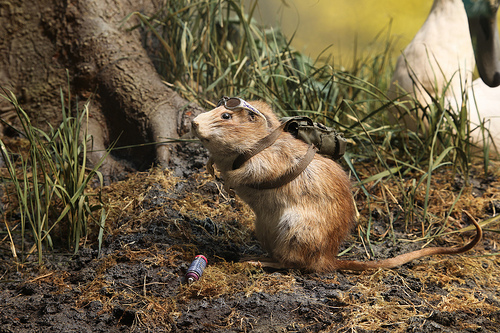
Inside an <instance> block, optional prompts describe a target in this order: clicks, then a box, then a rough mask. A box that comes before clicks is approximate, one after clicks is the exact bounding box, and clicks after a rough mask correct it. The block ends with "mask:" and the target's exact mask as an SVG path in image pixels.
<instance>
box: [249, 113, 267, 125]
mask: <svg viewBox="0 0 500 333" xmlns="http://www.w3.org/2000/svg"><path fill="white" fill-rule="evenodd" d="M247 115H248V118H249V119H250V121H257V119H259V118H260V119H262V120H264V119H265V121H266V126H267V127H271V122H270V121H269V118H267V116H266V115H263V114H261V115H258V114H257V113H255V112H253V111H251V110H247Z"/></svg>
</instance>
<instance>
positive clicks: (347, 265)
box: [334, 216, 483, 271]
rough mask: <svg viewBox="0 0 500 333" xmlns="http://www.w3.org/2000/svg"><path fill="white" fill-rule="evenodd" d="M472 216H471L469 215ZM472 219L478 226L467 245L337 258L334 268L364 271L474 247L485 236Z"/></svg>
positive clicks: (454, 252) (472, 219) (474, 221)
mask: <svg viewBox="0 0 500 333" xmlns="http://www.w3.org/2000/svg"><path fill="white" fill-rule="evenodd" d="M469 217H470V216H469ZM470 218H471V221H472V223H473V224H474V226H475V227H476V237H474V239H473V240H472V241H470V242H469V243H468V244H467V245H464V246H461V247H429V248H425V249H421V250H417V251H413V252H410V253H405V254H400V255H398V256H396V257H394V258H389V259H383V260H376V261H357V260H336V261H335V263H334V265H335V266H334V269H336V270H350V271H364V270H368V269H377V268H394V267H397V266H401V265H403V264H406V263H407V262H410V261H412V260H415V259H418V258H422V257H425V256H432V255H436V254H459V253H464V252H467V251H469V250H470V249H472V248H473V247H474V246H475V245H476V244H477V243H479V241H480V240H481V238H482V236H483V230H482V229H481V226H480V225H479V224H478V223H477V222H476V220H475V219H474V218H472V217H470Z"/></svg>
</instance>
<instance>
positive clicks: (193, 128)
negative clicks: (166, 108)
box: [191, 120, 198, 132]
mask: <svg viewBox="0 0 500 333" xmlns="http://www.w3.org/2000/svg"><path fill="white" fill-rule="evenodd" d="M191 129H192V130H193V131H194V132H196V130H197V129H198V123H197V122H196V121H195V120H193V121H192V122H191Z"/></svg>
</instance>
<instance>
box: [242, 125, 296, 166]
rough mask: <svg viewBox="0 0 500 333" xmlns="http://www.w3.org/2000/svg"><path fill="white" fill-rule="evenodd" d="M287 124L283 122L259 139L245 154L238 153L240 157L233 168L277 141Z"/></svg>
mask: <svg viewBox="0 0 500 333" xmlns="http://www.w3.org/2000/svg"><path fill="white" fill-rule="evenodd" d="M285 125H286V123H284V124H282V125H281V126H280V127H278V128H276V129H275V130H274V131H272V132H271V134H269V135H268V136H266V137H263V138H262V139H260V140H259V141H257V143H256V144H255V146H253V147H252V148H250V149H249V150H247V151H246V152H244V153H243V154H240V155H238V157H236V159H235V160H234V162H233V170H236V169H238V168H240V167H241V166H242V165H243V164H244V163H245V162H246V161H248V160H249V159H251V158H252V157H253V156H254V155H257V154H258V153H260V152H261V151H263V150H264V149H266V148H267V147H269V146H271V145H272V144H273V143H274V142H275V141H276V139H278V137H279V136H280V134H281V132H283V129H284V128H285Z"/></svg>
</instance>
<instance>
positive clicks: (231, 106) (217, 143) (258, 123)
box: [192, 97, 279, 157]
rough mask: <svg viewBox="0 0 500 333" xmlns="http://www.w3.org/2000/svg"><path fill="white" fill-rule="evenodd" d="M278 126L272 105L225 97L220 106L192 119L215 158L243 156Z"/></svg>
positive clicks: (201, 138)
mask: <svg viewBox="0 0 500 333" xmlns="http://www.w3.org/2000/svg"><path fill="white" fill-rule="evenodd" d="M278 126H279V120H278V119H277V118H276V116H275V115H274V113H273V112H272V110H271V108H270V106H269V105H267V104H266V103H265V102H262V101H252V102H250V103H247V102H245V101H244V100H242V99H240V98H236V97H233V98H227V97H223V98H222V99H221V100H220V101H219V103H218V104H217V107H216V108H215V109H213V110H211V111H208V112H204V113H202V114H200V115H198V116H197V117H196V118H194V119H193V122H192V128H193V132H194V134H195V135H196V136H197V137H198V138H200V140H201V142H202V144H203V145H204V146H205V148H207V149H208V150H209V151H210V153H211V154H212V155H225V156H227V157H229V156H230V155H234V154H240V153H242V152H244V151H246V150H247V149H249V148H251V147H252V146H253V145H254V144H255V143H256V142H257V141H258V140H259V139H261V138H263V137H265V136H267V135H268V134H269V133H270V132H271V131H272V130H273V129H274V128H276V127H278Z"/></svg>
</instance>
